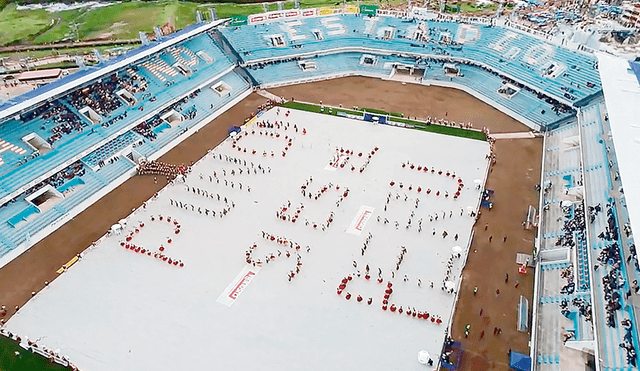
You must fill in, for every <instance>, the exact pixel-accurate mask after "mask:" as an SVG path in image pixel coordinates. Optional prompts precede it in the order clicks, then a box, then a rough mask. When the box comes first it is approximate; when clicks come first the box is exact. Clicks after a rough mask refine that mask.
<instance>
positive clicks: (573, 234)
mask: <svg viewBox="0 0 640 371" xmlns="http://www.w3.org/2000/svg"><path fill="white" fill-rule="evenodd" d="M579 135H580V130H579V127H578V124H577V123H576V122H575V120H573V121H571V122H569V123H566V124H564V125H563V126H562V127H560V128H558V129H554V130H551V131H549V132H548V133H547V136H546V140H545V154H544V162H543V172H544V176H543V183H542V185H541V187H542V188H543V198H542V205H543V209H542V210H541V221H542V222H541V225H540V226H539V234H540V251H539V253H538V254H539V256H540V259H539V261H540V262H539V263H538V268H539V272H538V274H539V276H540V278H539V279H538V281H537V285H539V286H538V290H537V293H538V297H537V298H536V299H537V304H536V306H537V307H536V309H535V311H537V313H538V314H537V316H536V318H537V321H536V322H537V325H536V337H535V338H534V340H535V342H536V343H535V345H534V346H533V349H534V352H535V353H534V354H533V356H534V360H535V361H536V362H537V365H536V369H537V370H544V371H547V370H565V369H571V368H572V366H573V363H572V361H571V359H577V360H578V361H576V363H577V364H579V363H580V362H579V360H580V358H581V357H580V354H579V353H580V352H579V351H576V350H573V349H571V348H568V347H566V346H565V344H564V343H563V340H564V338H566V339H567V342H576V341H578V342H580V341H586V342H589V341H593V340H594V338H595V337H594V326H593V321H594V320H593V317H594V316H593V315H592V309H591V308H592V302H593V300H592V298H591V290H590V288H591V284H590V275H589V257H588V251H587V250H588V248H587V244H586V238H585V237H586V236H585V231H584V227H581V226H582V225H583V223H584V208H583V206H582V201H581V196H580V195H581V186H582V180H581V179H582V175H581V162H582V161H581V152H580V139H579Z"/></svg>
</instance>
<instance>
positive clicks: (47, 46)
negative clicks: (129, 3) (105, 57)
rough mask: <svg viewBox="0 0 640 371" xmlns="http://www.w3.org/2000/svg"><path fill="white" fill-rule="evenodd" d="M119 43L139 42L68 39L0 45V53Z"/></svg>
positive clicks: (137, 41) (131, 41)
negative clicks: (35, 43)
mask: <svg viewBox="0 0 640 371" xmlns="http://www.w3.org/2000/svg"><path fill="white" fill-rule="evenodd" d="M121 44H140V40H139V39H129V40H93V41H78V42H75V41H69V42H62V43H55V44H41V45H10V46H0V53H13V52H20V51H25V50H47V49H66V48H86V47H91V46H104V45H121Z"/></svg>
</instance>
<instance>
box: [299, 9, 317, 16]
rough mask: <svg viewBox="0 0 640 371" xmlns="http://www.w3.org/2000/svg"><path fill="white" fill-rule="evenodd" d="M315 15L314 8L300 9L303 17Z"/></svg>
mask: <svg viewBox="0 0 640 371" xmlns="http://www.w3.org/2000/svg"><path fill="white" fill-rule="evenodd" d="M315 15H316V8H313V9H306V10H303V11H302V16H303V17H313V16H315Z"/></svg>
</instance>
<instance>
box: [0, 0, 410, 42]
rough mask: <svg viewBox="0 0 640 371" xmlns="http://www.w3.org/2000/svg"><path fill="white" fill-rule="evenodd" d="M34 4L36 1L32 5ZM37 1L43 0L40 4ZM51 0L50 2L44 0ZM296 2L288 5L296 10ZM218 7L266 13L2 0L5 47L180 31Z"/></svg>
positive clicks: (324, 0)
mask: <svg viewBox="0 0 640 371" xmlns="http://www.w3.org/2000/svg"><path fill="white" fill-rule="evenodd" d="M27 2H30V1H27ZM36 2H37V1H36ZM42 2H47V1H42ZM404 2H406V0H363V1H360V2H356V1H355V0H352V1H347V2H343V1H336V0H301V1H300V6H301V7H302V8H313V7H326V6H341V5H343V4H345V3H347V4H353V5H359V4H371V5H378V6H381V7H383V6H390V5H391V6H396V5H400V4H402V3H404ZM294 6H295V1H294V0H287V1H285V2H284V8H285V9H292V8H294ZM211 7H214V8H215V9H216V13H217V14H218V17H219V18H227V17H229V16H231V15H249V14H256V13H262V12H264V10H265V7H264V6H263V5H262V4H259V3H231V2H224V3H209V4H200V3H198V2H188V1H177V0H160V1H128V2H127V1H125V2H122V3H116V4H113V5H110V6H107V7H102V8H97V9H87V8H82V9H75V10H64V11H58V12H53V13H51V12H48V11H46V10H43V9H35V10H17V5H16V3H14V2H11V1H7V0H0V44H2V45H10V44H16V43H27V44H45V43H51V42H57V41H64V40H91V39H97V38H101V39H118V40H123V39H135V38H137V37H138V32H139V31H144V32H152V31H153V27H154V26H160V25H163V24H165V23H170V24H173V25H174V26H175V28H176V29H182V28H184V27H186V26H188V25H190V24H193V23H194V22H195V19H196V10H200V11H202V13H203V15H204V16H205V18H208V9H209V8H211ZM278 8H279V6H278V4H277V3H271V4H268V5H267V9H268V10H269V11H274V10H278Z"/></svg>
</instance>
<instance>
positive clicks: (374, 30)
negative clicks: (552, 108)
mask: <svg viewBox="0 0 640 371" xmlns="http://www.w3.org/2000/svg"><path fill="white" fill-rule="evenodd" d="M458 26H459V24H458V23H456V22H447V21H436V20H433V21H418V20H408V19H403V18H393V17H380V18H369V17H360V16H356V15H334V16H329V17H317V18H305V19H301V20H296V21H281V22H274V23H266V24H257V25H250V26H240V27H226V28H222V29H221V32H222V34H223V35H224V37H225V38H227V39H228V40H229V42H230V43H231V45H233V47H234V48H235V49H236V50H237V51H238V54H239V55H240V56H241V58H242V59H243V62H244V63H245V64H253V63H256V62H266V61H270V60H278V59H283V58H291V57H298V56H300V57H302V58H306V57H313V56H316V55H321V54H331V53H337V52H340V51H349V50H351V51H355V50H354V49H359V51H365V50H366V51H367V52H371V51H372V50H378V51H379V54H397V53H404V54H406V53H411V54H416V55H421V56H423V57H437V58H447V59H452V60H454V59H460V60H468V61H474V62H475V63H479V64H482V65H484V66H486V67H490V68H493V69H495V70H497V71H500V72H501V73H502V74H505V75H506V76H508V77H510V78H512V79H513V80H515V81H517V82H519V83H522V84H526V85H528V86H530V87H531V88H532V89H535V90H536V91H538V92H545V93H547V94H550V95H551V96H553V97H555V98H556V99H558V100H559V101H561V102H567V103H571V102H577V101H580V100H583V99H586V98H588V97H590V96H592V95H594V94H597V93H598V92H599V91H600V90H601V84H600V77H599V73H598V71H597V69H596V59H595V57H594V56H592V55H587V54H583V53H581V52H577V51H570V50H567V49H564V48H561V47H557V46H554V45H551V44H548V43H547V42H545V41H543V40H540V39H537V38H535V37H533V36H531V35H529V34H525V33H521V32H518V31H515V30H510V29H506V28H503V27H492V26H486V25H471V26H469V25H466V24H465V27H466V28H467V30H466V32H465V34H474V33H475V34H476V35H479V37H477V36H476V37H469V38H467V37H465V38H462V39H460V38H455V37H454V36H455V35H456V34H457V30H458ZM418 28H422V29H424V30H426V32H424V34H426V35H423V36H422V37H421V38H419V39H415V38H414V37H415V35H416V32H415V31H416V29H418ZM332 29H339V30H344V31H345V32H340V33H331V32H329V31H330V30H332ZM385 29H394V30H395V32H393V37H392V38H391V39H388V37H385V35H384V30H385ZM318 30H320V31H322V36H323V37H322V38H321V39H319V38H317V37H316V34H317V31H318ZM314 31H316V34H314ZM470 31H473V32H470ZM275 35H278V36H281V37H282V39H283V41H284V43H283V45H275V44H274V42H273V37H274V36H275ZM387 36H388V34H387ZM450 39H451V41H453V42H449V41H448V40H450ZM453 39H458V40H459V41H460V42H461V43H456V42H455V40H453ZM515 47H517V48H518V49H520V50H521V52H519V53H517V54H514V51H513V50H514V48H515ZM552 62H557V63H558V64H562V65H565V66H567V68H566V70H564V72H563V73H561V74H560V75H559V76H557V77H555V78H553V77H543V76H546V74H545V71H547V70H548V69H549V67H550V66H551V63H552Z"/></svg>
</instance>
